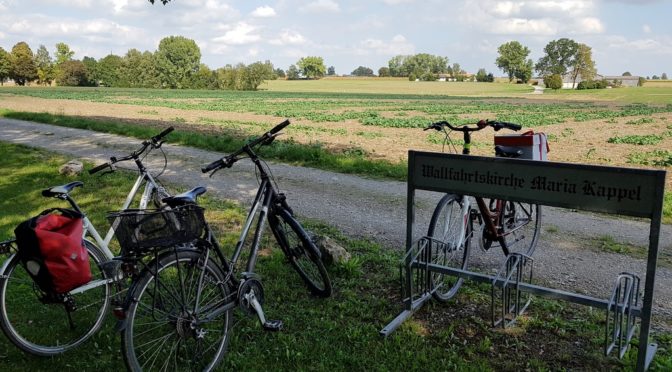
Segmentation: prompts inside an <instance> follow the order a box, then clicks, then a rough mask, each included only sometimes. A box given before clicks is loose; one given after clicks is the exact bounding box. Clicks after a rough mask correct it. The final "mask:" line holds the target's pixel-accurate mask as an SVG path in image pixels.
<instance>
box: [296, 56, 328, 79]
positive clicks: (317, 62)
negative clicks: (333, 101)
mask: <svg viewBox="0 0 672 372" xmlns="http://www.w3.org/2000/svg"><path fill="white" fill-rule="evenodd" d="M296 66H297V67H298V68H299V70H300V71H301V73H302V74H303V76H305V77H306V78H308V79H319V78H321V77H323V76H324V73H325V72H326V71H327V67H326V66H324V60H323V59H322V57H315V56H309V57H303V58H301V59H300V60H298V62H296Z"/></svg>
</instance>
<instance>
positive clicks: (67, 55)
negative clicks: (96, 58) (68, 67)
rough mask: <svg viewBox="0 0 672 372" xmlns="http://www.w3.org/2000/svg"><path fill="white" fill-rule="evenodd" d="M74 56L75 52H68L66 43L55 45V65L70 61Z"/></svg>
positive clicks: (68, 47)
mask: <svg viewBox="0 0 672 372" xmlns="http://www.w3.org/2000/svg"><path fill="white" fill-rule="evenodd" d="M74 56H75V52H73V51H72V50H70V46H68V44H66V43H56V54H55V58H56V65H60V64H61V63H63V62H66V61H72V57H74Z"/></svg>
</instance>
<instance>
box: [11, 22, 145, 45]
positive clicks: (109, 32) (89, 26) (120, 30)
mask: <svg viewBox="0 0 672 372" xmlns="http://www.w3.org/2000/svg"><path fill="white" fill-rule="evenodd" d="M7 30H8V31H9V32H12V33H15V34H19V35H22V36H37V37H40V38H46V37H66V36H67V37H71V38H73V37H84V38H86V37H91V36H94V35H97V36H99V37H100V36H106V37H109V38H119V39H125V41H128V40H132V39H136V38H137V37H138V36H139V35H140V34H142V33H143V31H142V30H141V29H138V28H135V27H130V26H126V25H121V24H119V23H116V22H113V21H110V20H107V19H92V20H90V21H78V20H73V19H68V20H59V21H54V20H50V19H46V18H45V17H31V18H28V19H22V20H20V21H16V22H13V23H11V24H9V25H8V27H7Z"/></svg>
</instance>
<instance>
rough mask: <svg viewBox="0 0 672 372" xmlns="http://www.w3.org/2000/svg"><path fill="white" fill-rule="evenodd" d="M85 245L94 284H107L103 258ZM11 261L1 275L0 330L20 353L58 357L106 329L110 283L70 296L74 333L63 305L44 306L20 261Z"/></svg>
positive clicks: (89, 246) (49, 304) (89, 245)
mask: <svg viewBox="0 0 672 372" xmlns="http://www.w3.org/2000/svg"><path fill="white" fill-rule="evenodd" d="M84 244H85V246H86V249H87V251H88V253H89V261H90V265H91V275H92V281H95V280H101V281H105V280H106V278H105V273H104V272H103V270H102V269H101V266H100V264H101V263H102V262H103V261H104V260H105V259H104V257H105V256H104V254H103V253H102V252H100V250H99V248H98V247H96V246H95V245H94V244H92V243H91V242H88V241H85V242H84ZM8 260H9V262H8V263H7V264H6V266H5V269H4V271H3V272H2V273H0V274H1V275H0V278H1V279H0V328H2V331H3V332H4V333H5V335H6V336H7V338H8V339H9V341H11V342H12V343H13V344H14V345H16V346H17V347H18V348H19V349H21V350H23V351H24V352H26V353H29V354H33V355H37V356H43V357H49V356H54V355H58V354H61V353H63V352H65V351H68V350H70V349H72V348H75V347H77V346H79V345H80V344H82V343H83V342H84V341H86V340H87V339H88V338H89V337H91V336H92V335H93V334H94V333H95V332H96V331H98V330H99V329H100V327H101V326H102V325H103V320H104V318H105V315H106V314H107V309H108V306H109V303H110V284H109V283H104V284H101V285H99V286H97V287H94V288H91V289H88V290H86V291H84V292H82V293H79V294H74V295H71V297H72V298H73V299H74V300H75V304H76V305H77V309H76V310H74V311H72V312H70V317H71V318H72V322H73V324H74V325H75V328H74V329H73V328H72V327H71V326H70V322H69V320H68V317H67V316H65V315H66V314H65V312H66V310H65V306H64V305H63V303H47V304H45V303H42V302H41V301H40V299H39V298H38V295H37V293H38V292H36V285H35V284H34V282H33V280H32V279H31V277H30V276H29V274H28V272H27V271H26V270H25V268H24V267H23V265H21V262H20V260H19V257H18V256H17V255H14V256H12V257H10V258H8ZM82 324H84V326H82Z"/></svg>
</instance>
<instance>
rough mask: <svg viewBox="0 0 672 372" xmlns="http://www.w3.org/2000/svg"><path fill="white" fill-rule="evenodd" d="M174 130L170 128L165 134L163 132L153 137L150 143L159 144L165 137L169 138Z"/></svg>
mask: <svg viewBox="0 0 672 372" xmlns="http://www.w3.org/2000/svg"><path fill="white" fill-rule="evenodd" d="M174 130H175V128H173V127H168V128H166V130H164V131H163V132H161V133H159V134H157V135H156V136H154V137H152V138H151V139H150V141H152V142H153V143H158V142H159V141H161V140H162V139H163V137H165V136H167V135H168V134H170V132H172V131H174Z"/></svg>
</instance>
